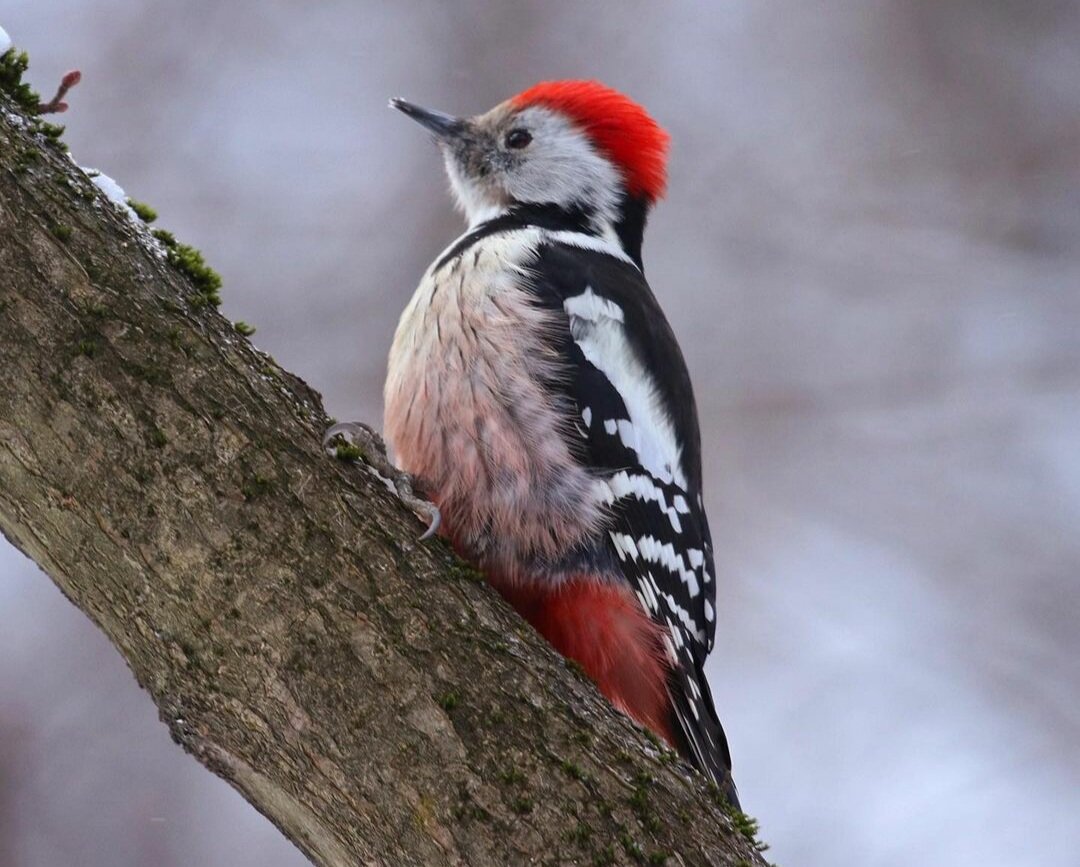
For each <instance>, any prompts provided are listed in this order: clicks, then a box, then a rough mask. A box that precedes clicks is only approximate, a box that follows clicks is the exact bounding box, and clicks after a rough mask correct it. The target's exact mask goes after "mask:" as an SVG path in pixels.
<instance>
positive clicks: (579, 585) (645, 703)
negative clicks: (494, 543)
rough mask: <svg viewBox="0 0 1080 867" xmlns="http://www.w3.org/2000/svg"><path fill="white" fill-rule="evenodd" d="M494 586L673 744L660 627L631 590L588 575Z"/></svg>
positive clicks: (614, 698)
mask: <svg viewBox="0 0 1080 867" xmlns="http://www.w3.org/2000/svg"><path fill="white" fill-rule="evenodd" d="M496 586H497V587H498V590H499V592H500V593H502V595H503V596H504V597H505V598H506V600H507V601H508V602H509V603H510V604H511V605H513V606H514V608H516V609H517V611H518V613H519V614H521V616H522V617H524V618H525V619H526V620H528V621H529V622H530V623H531V624H532V625H533V626H534V627H535V628H536V630H537V631H538V632H539V633H540V634H541V635H543V636H544V638H546V639H547V640H548V641H549V642H551V644H552V645H553V646H554V647H555V649H556V650H558V651H559V652H560V653H561V654H562V655H563V656H566V657H568V658H570V659H573V660H574V661H575V662H577V663H578V664H579V665H580V666H581V667H582V668H583V669H585V672H586V673H587V674H588V675H589V677H591V678H592V679H593V680H594V681H595V682H596V685H597V686H598V687H599V688H600V691H601V692H602V693H603V694H604V695H605V696H607V698H608V700H609V701H611V703H612V704H614V705H615V706H616V707H617V708H619V710H621V711H622V712H623V713H625V714H627V715H628V716H630V717H632V718H633V719H635V720H637V721H638V722H639V723H640V724H641V725H643V726H645V727H646V728H649V729H651V730H652V731H653V732H655V733H656V734H657V735H658V736H660V737H662V738H663V739H664V740H666V741H667V742H668V743H669V744H670V745H671V746H672V747H673V748H675V740H674V736H673V733H672V730H671V703H670V699H669V698H668V694H667V673H668V662H667V659H666V657H665V656H664V651H663V646H662V644H661V640H660V627H659V626H658V625H657V624H656V623H654V622H653V621H652V620H650V619H649V616H648V615H647V614H646V613H645V610H644V609H643V608H642V607H641V605H640V604H639V603H638V601H637V599H636V598H635V597H634V595H633V593H631V592H630V590H629V589H627V588H625V587H616V586H613V585H611V584H600V583H597V582H596V581H594V580H592V579H589V578H581V579H575V580H571V581H567V582H564V583H562V584H560V585H559V586H557V587H547V586H543V585H540V584H538V583H530V584H517V585H515V586H507V585H505V584H502V582H499V583H497V584H496Z"/></svg>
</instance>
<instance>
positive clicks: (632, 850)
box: [619, 833, 645, 864]
mask: <svg viewBox="0 0 1080 867" xmlns="http://www.w3.org/2000/svg"><path fill="white" fill-rule="evenodd" d="M619 842H620V843H622V847H623V849H624V850H625V851H626V854H627V855H629V856H630V857H631V858H633V859H634V860H635V861H637V862H638V863H639V864H644V863H645V850H644V849H642V848H641V844H640V843H638V841H637V840H635V839H634V838H633V837H631V836H630V835H629V834H626V833H623V834H621V835H620V837H619Z"/></svg>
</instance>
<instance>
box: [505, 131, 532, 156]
mask: <svg viewBox="0 0 1080 867" xmlns="http://www.w3.org/2000/svg"><path fill="white" fill-rule="evenodd" d="M531 141H532V136H531V135H529V131H528V130H527V129H512V130H510V132H508V133H507V134H506V146H507V147H508V148H513V149H514V150H516V151H519V150H521V149H522V148H523V147H528V145H529V142H531Z"/></svg>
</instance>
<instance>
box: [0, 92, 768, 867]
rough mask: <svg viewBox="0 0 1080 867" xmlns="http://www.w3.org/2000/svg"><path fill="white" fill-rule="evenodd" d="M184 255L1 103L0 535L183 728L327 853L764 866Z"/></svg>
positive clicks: (215, 765) (247, 793) (713, 801)
mask: <svg viewBox="0 0 1080 867" xmlns="http://www.w3.org/2000/svg"><path fill="white" fill-rule="evenodd" d="M174 250H175V247H174V248H171V249H170V250H167V251H165V253H164V255H163V254H162V252H161V251H160V250H158V251H155V249H154V247H153V242H152V241H150V240H149V235H148V233H147V232H146V231H145V229H142V228H139V227H138V226H137V225H136V224H134V223H132V222H131V221H130V220H129V218H128V217H127V216H125V215H124V214H122V213H120V211H118V210H117V209H116V208H114V206H113V205H112V204H111V203H110V202H108V201H107V200H106V199H105V198H104V197H103V196H102V195H101V194H100V193H99V192H98V191H97V189H96V188H95V187H94V186H93V185H92V184H91V183H89V181H88V180H87V178H86V177H85V175H84V174H83V173H82V172H81V171H80V170H79V169H78V168H77V167H76V166H75V165H74V164H73V163H72V162H71V161H70V160H69V159H68V158H67V157H66V156H65V155H64V154H63V153H62V151H61V150H60V149H59V148H58V147H57V146H56V141H55V138H54V137H53V138H51V137H49V136H47V135H44V134H42V133H41V132H40V131H37V132H36V131H35V130H34V128H33V126H32V124H31V123H30V121H28V120H27V119H26V117H25V116H24V115H21V114H20V109H19V107H18V106H17V105H16V103H15V102H14V101H13V100H12V99H10V98H9V97H8V96H7V95H0V370H2V374H0V530H2V531H3V533H4V535H5V536H6V537H7V538H8V539H10V540H11V541H12V542H13V543H14V544H15V545H16V546H17V547H18V548H20V549H21V550H22V551H23V552H25V553H26V554H27V555H28V556H29V557H31V558H32V559H33V560H35V561H36V562H37V563H38V564H39V565H40V566H41V568H42V569H43V570H44V571H45V572H46V573H47V574H48V575H49V576H50V577H51V578H52V579H53V580H54V581H55V582H56V584H57V585H58V586H59V587H60V589H61V590H62V591H63V592H64V593H65V595H66V596H67V597H68V598H69V599H70V600H71V601H72V602H73V603H74V604H75V605H76V606H78V607H79V608H80V609H81V610H82V611H84V612H85V613H86V614H87V615H88V616H89V617H91V618H92V619H93V620H94V622H95V623H97V625H98V626H99V627H100V628H101V629H102V630H103V631H104V632H105V633H106V635H107V636H108V637H109V639H110V640H111V641H112V643H113V644H114V645H115V646H116V648H117V650H118V651H119V652H120V653H121V654H123V656H124V658H125V659H126V660H127V662H128V664H129V666H130V667H131V670H132V672H133V673H134V674H135V677H136V678H137V679H138V681H139V683H140V684H141V685H142V686H143V687H144V688H145V689H146V690H147V692H148V693H149V694H150V696H151V698H152V699H153V701H154V702H155V703H156V705H157V706H158V708H159V710H160V714H161V719H162V720H163V721H164V722H165V723H166V724H167V725H168V726H169V729H170V731H171V732H172V735H173V737H174V738H175V740H176V741H177V742H178V743H179V744H180V745H181V746H183V748H184V749H185V750H187V751H188V752H189V753H191V754H192V755H193V756H195V757H196V758H197V759H198V760H199V761H200V762H202V763H203V764H204V765H205V766H206V767H208V768H210V769H211V770H212V771H214V772H215V773H217V774H219V775H220V776H222V777H224V778H225V779H226V780H228V781H229V782H230V783H231V784H232V785H233V786H235V787H236V788H237V789H238V790H239V791H240V792H241V793H242V794H243V796H244V797H245V798H247V799H248V800H249V801H250V802H251V803H252V804H254V805H255V806H256V807H257V808H258V809H259V810H261V811H262V812H263V813H264V814H265V815H266V816H268V817H269V818H270V820H271V821H272V822H274V824H275V825H277V827H278V828H280V829H281V831H282V832H283V833H284V834H285V835H287V836H288V837H289V839H291V840H292V841H293V842H295V843H296V845H297V846H299V847H300V848H301V849H302V850H303V851H304V852H305V853H306V854H307V855H308V856H309V857H310V858H311V860H312V861H313V862H315V863H316V864H320V865H335V867H338V865H350V867H351V865H357V864H459V863H460V864H493V865H505V864H523V863H545V864H548V863H549V864H565V863H585V864H588V863H613V864H614V863H620V864H621V863H626V864H630V863H656V864H659V863H669V864H724V865H736V864H741V865H750V864H761V863H763V862H762V861H761V858H760V855H759V854H758V852H757V851H756V850H755V847H754V845H753V844H752V842H751V841H750V840H749V839H748V836H751V835H748V834H746V833H744V832H745V830H746V829H745V828H743V829H740V828H739V827H738V823H737V822H734V821H733V820H732V818H731V817H729V816H727V815H726V814H725V812H724V811H723V809H721V807H720V806H719V805H718V803H717V796H716V793H715V792H714V791H712V790H710V787H709V786H708V785H706V784H705V782H704V781H703V780H702V779H701V778H700V777H699V776H698V775H697V774H695V773H693V772H691V771H690V770H689V769H688V768H687V767H686V766H685V765H683V764H682V763H681V762H680V761H678V760H677V758H675V757H674V756H673V754H671V753H670V752H668V751H667V750H664V749H661V748H659V747H658V746H657V745H656V744H655V743H654V742H651V741H650V740H649V738H647V737H646V736H645V735H644V734H643V732H642V731H641V730H639V729H638V728H637V727H635V726H634V725H632V724H631V723H630V722H629V721H627V720H626V719H625V718H624V717H622V716H621V715H619V714H618V713H616V712H615V711H613V710H612V709H611V708H610V706H608V704H607V703H606V702H605V701H604V700H603V699H602V698H601V697H600V696H599V695H598V694H597V692H596V691H595V689H594V688H593V687H592V685H591V684H590V683H589V682H587V681H586V680H585V679H583V678H582V677H580V676H579V675H578V674H577V673H575V672H574V671H572V670H571V669H570V668H569V667H568V666H567V665H566V664H565V663H564V661H563V660H562V659H561V658H560V657H559V656H558V655H557V654H556V653H554V652H553V651H552V650H551V649H550V648H549V647H548V646H547V645H546V644H544V642H543V641H542V640H540V639H539V638H538V637H537V636H536V635H535V634H534V633H533V632H532V630H531V629H530V628H529V627H528V626H527V625H525V624H524V623H523V622H522V621H521V620H520V619H519V618H518V617H517V616H516V615H515V614H514V613H513V612H512V611H511V610H509V609H508V608H507V607H506V606H505V605H503V604H502V602H501V601H500V600H499V599H498V598H497V597H496V596H495V595H494V594H493V593H492V592H491V591H490V590H489V589H488V588H487V587H486V585H484V584H483V582H482V581H479V580H477V576H476V575H475V573H473V572H472V571H471V570H469V569H468V568H467V567H465V566H464V565H463V564H462V563H461V562H460V561H458V560H457V559H456V558H455V557H454V556H453V555H452V553H451V552H450V551H449V550H448V549H447V548H446V547H445V546H444V545H443V544H442V543H441V542H434V543H425V544H418V543H417V542H415V541H414V540H415V539H416V537H417V535H418V534H419V532H420V530H421V527H420V524H419V523H418V522H417V520H416V519H415V518H414V517H413V516H412V515H411V514H410V513H408V512H407V511H406V510H404V509H403V508H402V507H401V505H400V504H399V503H398V502H397V501H396V500H395V499H394V498H393V497H392V496H391V495H389V494H388V493H387V492H386V490H385V489H384V488H383V487H382V485H381V484H380V483H379V482H378V481H377V480H375V479H373V478H372V477H371V476H370V475H369V474H368V473H366V472H364V470H363V469H362V468H361V467H358V466H357V465H355V464H348V463H343V462H339V461H334V460H333V459H330V458H328V457H327V456H326V455H325V454H324V453H323V451H322V450H321V448H320V435H321V433H322V431H323V429H324V428H325V427H326V426H327V425H328V424H329V422H328V420H327V418H326V416H325V414H324V412H323V410H322V407H321V404H320V401H319V397H318V395H317V394H316V393H315V392H314V391H312V390H311V389H310V388H309V387H307V386H306V385H305V384H304V383H302V382H301V381H299V380H298V379H297V378H296V377H294V376H292V375H290V374H288V373H286V372H285V371H283V370H282V369H281V368H279V367H278V366H277V365H276V364H275V363H274V362H273V361H272V359H270V358H268V357H267V356H265V355H263V354H261V353H259V352H258V351H256V350H255V349H253V348H252V346H251V345H250V344H249V343H248V342H247V340H246V339H244V338H243V336H242V335H241V334H238V333H237V331H236V330H234V327H233V326H232V325H231V324H230V323H229V322H227V321H226V320H225V319H224V318H223V317H222V316H221V315H219V313H218V312H217V310H216V307H215V303H214V302H215V300H216V291H217V288H216V285H213V286H211V285H209V284H208V283H207V282H206V281H207V279H208V278H207V277H206V275H205V274H204V275H203V276H202V278H201V280H199V279H196V281H195V282H192V280H191V278H190V277H189V276H188V275H187V274H186V273H184V271H183V262H182V261H180V260H181V259H183V258H184V257H181V256H179V255H177V254H176V253H175V252H172V251H174ZM189 258H190V257H189ZM199 262H200V263H201V259H200V260H199ZM189 270H190V269H189ZM196 276H198V275H196Z"/></svg>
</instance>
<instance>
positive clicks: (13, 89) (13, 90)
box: [0, 48, 41, 114]
mask: <svg viewBox="0 0 1080 867" xmlns="http://www.w3.org/2000/svg"><path fill="white" fill-rule="evenodd" d="M29 67H30V58H29V56H28V55H27V53H26V52H25V51H19V52H16V51H15V49H14V48H9V49H8V50H7V51H5V52H4V53H3V54H2V55H0V90H4V91H6V92H7V93H8V94H9V95H10V96H11V98H12V99H14V100H15V102H17V103H18V105H19V107H20V108H21V109H22V110H23V111H25V112H26V113H27V114H35V113H36V112H37V110H38V106H39V105H40V104H41V97H39V96H38V95H37V94H36V93H35V92H34V90H33V89H32V88H31V87H30V85H29V84H25V83H24V82H23V80H22V77H23V73H24V72H26V70H27V69H28V68H29Z"/></svg>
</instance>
